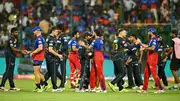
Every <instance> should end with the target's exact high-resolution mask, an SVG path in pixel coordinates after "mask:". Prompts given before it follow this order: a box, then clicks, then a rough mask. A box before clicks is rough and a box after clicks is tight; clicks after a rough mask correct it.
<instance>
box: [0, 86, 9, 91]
mask: <svg viewBox="0 0 180 101" xmlns="http://www.w3.org/2000/svg"><path fill="white" fill-rule="evenodd" d="M0 90H3V91H5V92H7V91H9V90H8V89H6V88H5V87H0Z"/></svg>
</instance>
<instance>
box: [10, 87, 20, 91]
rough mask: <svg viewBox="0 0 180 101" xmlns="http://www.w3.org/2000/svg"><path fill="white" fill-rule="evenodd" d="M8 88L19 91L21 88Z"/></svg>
mask: <svg viewBox="0 0 180 101" xmlns="http://www.w3.org/2000/svg"><path fill="white" fill-rule="evenodd" d="M9 90H10V91H20V90H21V89H19V88H15V87H14V88H10V89H9Z"/></svg>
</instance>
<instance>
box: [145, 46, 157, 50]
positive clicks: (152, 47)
mask: <svg viewBox="0 0 180 101" xmlns="http://www.w3.org/2000/svg"><path fill="white" fill-rule="evenodd" d="M155 48H156V47H155V46H151V47H146V48H145V50H149V51H154V50H155Z"/></svg>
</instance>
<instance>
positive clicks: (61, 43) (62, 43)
mask: <svg viewBox="0 0 180 101" xmlns="http://www.w3.org/2000/svg"><path fill="white" fill-rule="evenodd" d="M58 29H59V36H58V39H57V50H58V53H59V54H62V55H63V59H59V65H60V68H59V70H60V72H61V77H62V78H61V83H60V86H59V88H61V89H63V90H65V83H66V60H67V56H68V40H69V38H68V37H67V36H66V34H65V32H64V26H63V25H58Z"/></svg>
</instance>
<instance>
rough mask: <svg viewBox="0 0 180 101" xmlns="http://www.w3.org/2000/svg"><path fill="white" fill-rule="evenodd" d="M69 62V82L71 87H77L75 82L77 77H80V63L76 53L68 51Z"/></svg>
mask: <svg viewBox="0 0 180 101" xmlns="http://www.w3.org/2000/svg"><path fill="white" fill-rule="evenodd" d="M68 59H69V63H70V84H71V87H77V85H76V84H75V83H76V81H77V79H79V77H80V72H81V64H80V59H79V54H78V53H69V55H68Z"/></svg>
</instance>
